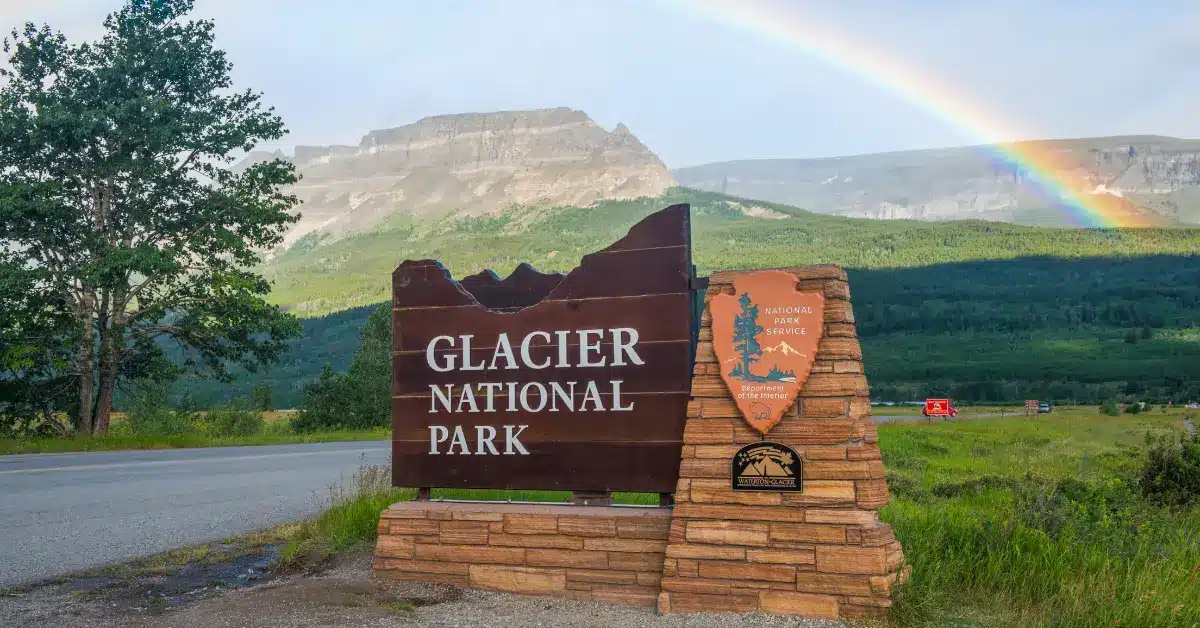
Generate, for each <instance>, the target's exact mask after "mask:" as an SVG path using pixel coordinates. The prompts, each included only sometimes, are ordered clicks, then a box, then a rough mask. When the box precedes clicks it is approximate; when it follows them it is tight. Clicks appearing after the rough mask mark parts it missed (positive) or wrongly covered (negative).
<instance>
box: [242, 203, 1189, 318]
mask: <svg viewBox="0 0 1200 628" xmlns="http://www.w3.org/2000/svg"><path fill="white" fill-rule="evenodd" d="M681 202H686V203H691V205H692V240H693V248H694V259H695V263H696V265H697V266H698V267H699V270H700V272H701V273H708V272H711V271H713V270H720V269H726V268H766V267H775V266H791V265H801V264H817V263H832V264H838V265H840V266H843V267H846V268H912V267H917V266H927V265H930V264H941V263H948V262H965V261H975V260H1003V259H1016V258H1020V257H1030V256H1052V257H1066V258H1082V257H1091V256H1138V255H1147V254H1186V255H1196V254H1200V229H1144V230H1129V231H1120V230H1083V229H1050V228H1036V227H1020V226H1015V225H1008V224H1001V223H991V222H978V221H966V222H920V221H907V220H905V221H875V220H861V219H854V218H842V217H837V216H825V215H820V214H813V213H810V212H805V211H802V210H799V209H796V208H794V207H788V206H786V205H778V204H774V203H766V202H761V201H746V200H739V199H735V198H732V197H728V196H722V195H720V194H713V193H708V192H698V191H694V190H689V189H685V188H676V189H674V190H672V191H670V192H668V193H667V194H665V195H664V196H662V197H660V198H655V199H641V200H636V201H608V202H604V203H600V204H599V205H598V206H596V207H589V208H579V207H561V208H535V207H515V208H512V209H510V210H508V211H505V212H504V213H502V214H500V215H498V216H489V217H474V218H460V219H453V218H450V219H445V218H443V219H438V220H422V219H417V218H411V217H404V218H397V219H395V220H393V222H392V223H391V224H389V225H388V226H387V227H386V228H385V229H381V230H378V231H375V232H372V233H367V234H360V235H355V236H352V237H349V238H346V239H344V240H339V241H336V242H331V243H327V244H323V243H322V242H320V240H319V238H317V237H314V236H307V237H305V238H302V239H301V241H300V242H298V243H297V244H295V245H294V246H292V247H291V248H290V249H288V250H287V251H286V252H284V253H283V254H282V255H280V256H279V257H278V258H277V259H276V260H274V261H273V262H272V263H271V264H270V265H269V266H268V267H267V268H266V269H265V272H266V275H267V277H268V278H270V279H271V280H272V281H274V283H275V292H274V293H273V297H272V298H273V299H274V300H275V302H277V303H280V304H283V305H285V306H288V307H291V308H294V309H295V311H296V312H297V313H298V314H301V315H305V316H311V315H320V314H326V313H329V312H335V311H338V310H343V309H346V308H349V307H354V306H359V305H367V304H370V303H378V302H380V301H383V300H386V299H387V298H388V297H389V294H388V290H390V287H389V278H390V276H391V272H392V270H394V269H395V267H396V265H397V264H399V263H400V262H401V261H403V260H404V259H406V258H412V259H424V258H434V259H438V260H441V261H442V263H443V264H446V265H447V267H448V268H450V270H451V272H453V273H454V276H455V277H463V276H466V275H469V274H472V273H476V272H478V271H480V270H482V269H484V268H491V269H492V270H495V271H496V272H497V273H500V274H501V275H504V274H506V273H508V272H509V271H510V270H512V268H513V267H515V266H516V265H517V264H518V263H520V262H523V261H527V262H530V263H531V264H533V265H534V266H535V267H537V268H538V269H540V270H561V271H567V270H570V269H571V268H574V267H575V265H576V264H578V262H579V258H580V257H582V256H583V255H584V254H586V253H590V252H592V251H595V250H597V249H600V248H603V247H606V246H608V245H609V244H611V243H612V242H613V241H614V240H616V239H618V238H620V237H621V236H623V235H624V234H625V232H626V231H627V230H628V229H629V227H630V226H631V225H633V224H634V223H636V222H637V221H638V220H640V219H641V218H643V217H645V216H646V215H648V214H650V213H653V212H654V211H657V210H659V209H662V208H663V207H666V206H667V205H670V204H672V203H681ZM754 207H760V208H765V209H768V210H770V211H771V212H774V213H775V215H779V216H784V217H783V218H781V219H774V218H758V217H751V216H747V215H746V214H745V213H744V211H743V210H744V209H749V208H754Z"/></svg>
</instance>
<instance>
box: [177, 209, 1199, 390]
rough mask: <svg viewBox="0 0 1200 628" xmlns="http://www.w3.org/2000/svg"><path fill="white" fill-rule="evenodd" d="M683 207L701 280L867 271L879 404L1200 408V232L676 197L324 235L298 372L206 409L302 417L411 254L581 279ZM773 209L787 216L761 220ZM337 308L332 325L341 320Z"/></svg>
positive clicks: (311, 265)
mask: <svg viewBox="0 0 1200 628" xmlns="http://www.w3.org/2000/svg"><path fill="white" fill-rule="evenodd" d="M674 202H689V203H692V209H693V214H692V215H693V240H694V249H695V258H696V261H697V265H698V266H699V267H700V269H701V272H710V271H712V270H716V269H722V268H755V267H771V266H787V265H798V264H811V263H827V262H832V263H836V264H840V265H842V266H844V267H846V268H847V269H848V272H849V273H850V285H851V291H852V293H853V299H854V308H855V317H856V319H857V320H858V325H859V335H860V337H861V339H862V343H863V351H864V355H865V361H866V365H867V374H868V377H869V378H870V382H871V387H872V396H873V397H875V398H877V399H890V400H907V399H915V398H920V397H922V396H925V395H942V394H947V395H951V396H954V397H956V398H958V399H960V400H976V401H1016V400H1021V399H1025V398H1030V397H1034V398H1039V399H1054V400H1058V401H1064V402H1069V401H1071V400H1075V401H1078V402H1081V403H1082V402H1088V403H1090V402H1092V401H1095V400H1099V399H1103V398H1108V397H1114V396H1125V395H1139V396H1143V397H1145V396H1149V397H1153V398H1158V399H1164V400H1165V399H1167V398H1173V399H1176V400H1179V401H1185V400H1187V399H1188V398H1189V397H1190V398H1193V399H1195V400H1197V401H1200V229H1170V230H1133V231H1117V230H1111V231H1095V230H1066V229H1048V228H1031V227H1018V226H1013V225H1005V224H996V223H983V222H954V223H929V222H915V221H902V222H878V221H865V220H855V219H848V218H839V217H832V216H820V215H814V214H810V213H807V212H803V211H800V210H797V209H794V208H790V207H786V206H781V205H774V204H770V203H760V202H757V201H738V200H736V199H731V198H728V197H723V196H720V195H716V194H708V193H700V192H693V191H690V190H675V191H673V192H672V193H671V194H669V195H667V196H666V197H664V198H659V199H650V200H642V201H628V202H609V203H604V204H601V205H600V206H599V207H594V208H589V209H580V208H556V209H545V208H542V209H538V208H515V209H513V210H512V211H510V212H506V213H505V214H503V215H501V216H498V217H489V218H472V219H462V220H457V221H445V222H442V223H439V224H432V223H427V222H422V221H419V220H412V219H407V220H406V221H405V222H403V223H400V222H398V223H396V224H393V225H392V226H391V227H390V228H389V229H388V230H386V231H381V232H377V233H372V234H364V235H359V236H355V237H353V238H350V239H347V240H343V241H339V242H333V243H329V244H326V245H321V244H320V243H319V242H314V238H309V239H308V240H307V241H306V242H302V243H300V244H299V245H298V246H295V247H293V248H292V249H291V250H289V251H287V252H286V253H284V254H283V255H282V256H280V257H279V258H278V259H276V260H274V261H273V262H272V264H271V265H270V266H269V267H268V268H267V269H266V270H267V273H268V274H269V275H270V276H271V277H272V278H273V279H274V281H275V285H276V292H275V293H274V298H275V299H276V300H277V301H278V302H279V303H283V304H287V305H289V306H292V307H295V308H296V310H297V312H298V313H299V314H300V315H301V316H302V317H305V318H304V319H303V320H302V322H303V324H304V327H305V332H306V337H305V338H304V339H302V340H300V341H297V342H296V343H295V344H294V347H293V351H292V353H291V355H290V356H289V357H288V358H287V359H286V360H285V361H284V363H283V364H281V365H279V366H277V367H275V368H272V369H270V370H269V372H267V373H262V374H255V375H247V374H243V375H242V377H240V378H239V381H238V383H237V384H236V385H235V386H233V387H229V386H227V385H223V384H218V383H216V382H189V383H187V384H186V389H187V390H189V391H191V392H192V393H193V394H194V395H195V396H196V397H197V399H198V400H200V401H202V402H212V401H218V400H222V399H228V398H229V397H231V396H233V395H235V394H247V393H249V391H250V390H251V388H252V386H253V385H254V384H255V383H258V382H264V381H265V382H268V383H270V384H271V385H272V387H273V389H274V392H275V397H276V399H277V400H278V402H279V403H280V404H282V405H284V406H294V405H297V404H298V403H299V401H300V399H301V391H302V386H303V383H304V382H306V381H311V380H312V379H314V378H315V377H317V375H319V373H320V370H321V367H322V364H323V363H324V362H326V361H329V362H331V363H332V364H333V366H334V368H335V369H344V368H345V367H346V365H347V364H348V363H349V360H350V358H351V356H352V354H353V352H354V351H355V349H356V348H357V344H358V340H357V336H356V330H357V328H358V327H359V326H360V325H361V324H362V323H363V322H364V321H365V320H366V317H367V316H368V315H369V314H370V310H371V308H370V307H363V306H369V305H372V304H378V303H380V302H382V301H386V300H387V299H388V289H389V288H388V278H389V276H390V273H391V271H392V269H394V268H395V266H396V265H397V264H398V263H399V262H400V261H402V260H404V259H405V258H426V257H432V258H436V259H440V260H442V261H443V262H444V263H447V264H448V265H449V267H450V268H451V270H452V271H453V272H454V274H455V276H457V277H461V276H464V275H466V274H470V273H474V272H477V271H478V270H480V269H482V268H492V269H494V270H496V271H497V272H499V273H501V274H503V273H506V272H508V271H509V270H510V269H511V268H512V267H513V266H515V265H516V264H517V263H518V262H520V261H524V260H528V261H531V262H532V263H534V264H535V265H536V266H537V267H538V268H540V269H543V270H568V269H570V268H572V267H573V266H574V265H575V264H576V263H577V262H578V260H579V257H580V256H582V255H583V254H585V253H588V252H591V251H594V250H597V249H599V248H602V247H604V246H607V245H608V244H610V243H611V242H613V241H614V240H616V239H618V238H620V237H621V236H622V235H624V233H625V232H626V230H627V229H628V228H629V226H630V225H632V224H633V223H635V222H636V221H637V220H638V219H640V218H641V217H643V216H645V215H646V214H649V213H651V212H653V211H655V210H658V209H661V208H662V207H665V206H666V205H667V204H670V203H674ZM751 207H762V208H766V209H770V210H771V211H773V212H777V213H778V214H779V215H786V216H787V217H786V218H782V219H773V218H758V217H749V216H746V215H745V214H744V213H743V211H742V208H751ZM329 312H333V313H331V314H326V313H329Z"/></svg>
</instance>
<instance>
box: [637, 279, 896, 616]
mask: <svg viewBox="0 0 1200 628" xmlns="http://www.w3.org/2000/svg"><path fill="white" fill-rule="evenodd" d="M787 270H788V271H789V272H792V273H793V274H794V275H795V276H796V279H797V281H798V284H799V288H798V289H799V290H801V291H807V290H813V291H816V290H819V291H822V292H823V293H824V295H825V329H824V333H823V335H822V338H821V341H820V345H819V346H818V349H817V355H816V361H815V363H814V365H813V369H812V373H811V374H810V375H809V377H808V380H807V381H806V382H805V385H804V387H803V388H802V389H801V391H800V395H799V397H798V398H797V401H796V403H795V404H794V405H793V406H792V407H791V408H790V409H789V410H788V411H787V412H786V413H785V414H784V418H783V420H782V421H781V422H780V423H779V424H778V425H776V426H775V427H774V428H772V429H771V430H770V431H769V432H768V433H767V435H766V436H765V438H764V437H763V436H762V435H760V434H759V433H758V432H756V431H754V430H753V429H751V428H750V426H749V425H748V424H747V423H746V421H745V420H743V418H742V415H741V413H740V412H739V410H738V407H737V405H736V404H735V403H734V400H733V399H732V398H731V397H730V393H729V390H728V388H727V387H726V385H725V382H724V380H723V379H722V377H721V374H720V370H719V368H720V365H719V364H718V363H717V359H716V357H715V355H714V352H713V349H712V342H711V341H712V327H711V324H712V319H711V316H710V314H709V312H708V310H707V307H706V309H705V312H704V315H703V318H702V329H701V330H700V344H699V346H698V347H697V351H696V354H697V355H696V366H695V370H694V376H693V379H692V401H691V404H690V405H689V407H688V420H687V424H686V428H685V430H684V443H685V444H684V447H683V460H682V462H681V464H680V479H679V486H678V490H677V492H676V493H675V508H674V513H673V514H674V516H673V519H672V522H671V530H670V536H669V545H668V546H667V551H666V561H665V565H664V568H663V571H662V576H663V577H662V592H661V593H660V595H659V598H658V609H659V611H661V612H697V611H743V612H750V611H761V612H765V613H775V614H787V615H804V616H810V617H827V618H860V617H867V616H872V615H878V614H880V613H881V612H883V611H884V610H885V609H887V608H888V607H890V606H891V591H892V588H893V587H894V586H895V585H896V584H897V583H898V582H899V581H901V580H902V579H903V578H904V576H905V575H906V572H905V571H903V570H902V563H903V558H904V554H903V552H902V550H901V547H900V543H899V542H898V541H896V539H895V537H894V536H893V535H892V529H891V526H889V525H888V524H886V523H883V522H881V521H879V518H878V516H877V513H876V511H877V510H878V509H879V508H881V507H883V506H884V505H886V504H887V503H888V489H887V482H886V481H885V479H884V472H883V462H882V460H881V458H880V453H879V445H878V444H877V443H878V440H879V433H878V431H877V429H876V424H875V421H874V420H873V419H872V418H871V406H870V402H869V399H868V397H867V379H866V376H865V375H863V364H862V350H861V348H860V347H859V343H858V338H857V337H856V332H855V327H854V312H853V310H852V309H851V307H850V289H849V285H848V284H847V282H846V274H845V272H843V271H842V270H840V269H838V268H836V267H833V266H810V267H804V268H794V269H787ZM736 275H737V273H735V272H728V273H716V274H715V275H713V276H712V277H710V278H709V287H708V293H707V296H706V299H705V300H706V302H707V301H708V300H710V299H711V298H712V296H713V295H716V294H721V293H724V294H732V293H733V283H732V280H733V277H734V276H736ZM760 440H770V441H775V442H779V443H783V444H785V445H788V446H790V447H792V448H793V449H795V450H796V452H797V453H798V454H800V456H801V457H802V459H803V461H804V466H803V475H804V490H803V492H799V493H779V492H734V491H733V490H731V487H730V483H731V479H730V473H731V470H730V469H731V464H730V463H731V459H732V457H733V455H734V453H735V452H736V451H737V450H738V449H739V448H740V447H741V446H742V445H745V444H748V443H753V442H758V441H760Z"/></svg>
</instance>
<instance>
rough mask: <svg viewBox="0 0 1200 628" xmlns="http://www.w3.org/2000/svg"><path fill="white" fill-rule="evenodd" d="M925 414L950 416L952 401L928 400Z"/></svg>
mask: <svg viewBox="0 0 1200 628" xmlns="http://www.w3.org/2000/svg"><path fill="white" fill-rule="evenodd" d="M925 414H926V415H927V416H950V400H949V399H926V400H925Z"/></svg>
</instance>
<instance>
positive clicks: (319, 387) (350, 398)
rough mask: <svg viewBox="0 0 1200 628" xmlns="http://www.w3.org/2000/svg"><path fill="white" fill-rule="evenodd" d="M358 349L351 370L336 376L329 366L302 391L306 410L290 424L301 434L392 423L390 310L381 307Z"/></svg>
mask: <svg viewBox="0 0 1200 628" xmlns="http://www.w3.org/2000/svg"><path fill="white" fill-rule="evenodd" d="M359 337H360V338H361V339H362V343H361V345H360V346H359V349H358V352H357V353H356V354H355V355H354V360H353V361H352V362H351V363H350V370H349V371H347V372H346V373H338V374H335V373H334V372H333V368H332V367H331V366H330V365H329V363H326V364H325V367H324V369H323V370H322V371H321V377H320V379H318V380H317V381H316V382H313V383H312V384H309V385H308V386H306V387H305V389H304V405H303V406H302V407H301V409H300V412H299V414H297V415H296V418H295V420H294V421H292V425H293V427H295V429H296V431H299V432H310V431H314V430H319V429H332V428H350V429H362V428H370V427H386V426H388V425H391V417H392V404H391V401H392V305H391V303H390V302H389V303H385V304H383V305H381V306H379V307H378V308H376V309H375V311H374V312H373V313H372V314H371V317H370V318H368V319H367V322H366V324H364V325H363V326H362V329H360V330H359Z"/></svg>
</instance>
